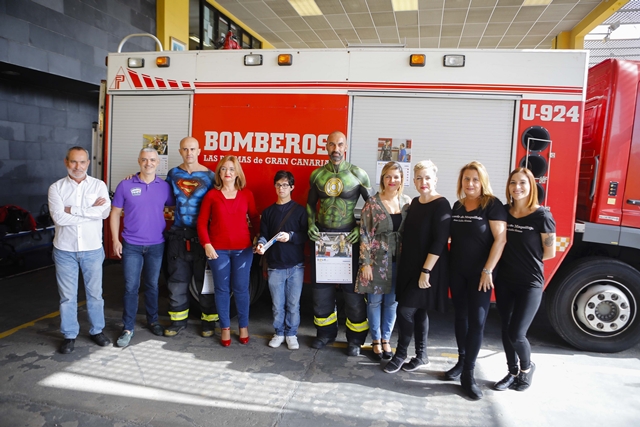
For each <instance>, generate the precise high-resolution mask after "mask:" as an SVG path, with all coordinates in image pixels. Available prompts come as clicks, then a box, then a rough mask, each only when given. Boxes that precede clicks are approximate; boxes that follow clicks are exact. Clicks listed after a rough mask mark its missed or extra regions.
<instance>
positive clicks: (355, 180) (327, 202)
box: [307, 132, 371, 356]
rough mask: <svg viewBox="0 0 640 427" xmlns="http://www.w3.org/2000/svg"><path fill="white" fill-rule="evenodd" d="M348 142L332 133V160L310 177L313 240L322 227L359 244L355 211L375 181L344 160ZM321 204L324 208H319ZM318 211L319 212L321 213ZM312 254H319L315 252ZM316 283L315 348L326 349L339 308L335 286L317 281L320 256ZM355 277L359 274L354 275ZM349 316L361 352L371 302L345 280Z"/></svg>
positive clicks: (353, 346) (351, 337) (351, 349)
mask: <svg viewBox="0 0 640 427" xmlns="http://www.w3.org/2000/svg"><path fill="white" fill-rule="evenodd" d="M346 150H347V144H346V137H345V136H344V134H343V133H342V132H333V133H332V134H330V135H329V137H328V138H327V153H328V154H329V159H330V161H329V163H327V164H326V165H324V166H323V167H321V168H319V169H316V170H314V171H313V172H312V173H311V177H310V178H309V184H310V189H309V197H308V199H307V214H308V215H309V237H310V239H311V240H312V244H315V242H316V241H318V240H320V232H321V231H327V232H330V231H341V232H342V231H343V232H349V235H348V236H347V240H348V241H349V243H351V244H354V243H357V242H358V240H359V238H360V229H359V227H358V226H357V223H356V219H355V217H354V214H353V211H354V209H355V207H356V203H357V202H358V198H359V197H360V196H362V198H363V199H364V200H365V201H366V200H367V199H368V198H369V197H370V195H371V184H370V182H369V176H368V175H367V173H366V172H365V171H364V170H362V169H360V168H359V167H357V166H355V165H352V164H351V163H348V162H346V161H344V156H345V154H346ZM318 205H319V206H318ZM316 209H318V210H317V214H316ZM358 249H359V246H358V245H357V244H356V245H354V246H353V251H352V252H353V254H352V256H353V261H354V265H353V272H354V273H355V272H356V271H357V267H358V252H357V251H358ZM311 253H315V250H313V251H312V252H311ZM311 267H312V269H311V275H312V281H313V322H314V324H315V326H316V332H317V337H316V339H315V340H314V341H313V343H312V344H311V346H312V347H313V348H317V349H320V348H323V347H324V346H325V345H327V344H328V343H330V342H333V341H334V340H335V338H336V336H337V334H338V315H337V313H336V311H335V308H336V298H335V292H336V286H335V285H334V284H327V283H316V276H315V270H316V269H315V258H314V260H313V262H312V263H311ZM354 277H355V275H354ZM341 287H342V290H343V296H344V301H345V311H346V315H347V322H346V326H347V341H348V346H347V354H348V355H349V356H357V355H358V354H360V346H361V345H362V344H364V340H365V339H366V337H367V333H368V332H369V324H368V322H367V304H366V302H365V300H364V295H361V294H356V293H354V292H353V283H349V284H342V285H341Z"/></svg>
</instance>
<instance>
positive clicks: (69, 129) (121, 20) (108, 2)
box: [0, 0, 156, 216]
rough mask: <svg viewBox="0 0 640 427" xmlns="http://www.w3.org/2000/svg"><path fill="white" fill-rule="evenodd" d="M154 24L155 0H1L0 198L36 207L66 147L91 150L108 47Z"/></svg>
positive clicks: (145, 44) (132, 46)
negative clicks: (77, 146) (93, 124)
mask: <svg viewBox="0 0 640 427" xmlns="http://www.w3.org/2000/svg"><path fill="white" fill-rule="evenodd" d="M155 32H156V0H0V205H5V204H16V205H20V206H22V207H24V208H25V209H28V210H30V211H31V212H32V213H33V214H34V216H35V215H37V214H38V212H39V210H40V206H41V205H42V204H43V203H46V200H47V190H48V187H49V185H51V183H53V182H54V181H56V180H57V179H59V178H61V177H63V176H64V175H65V174H66V170H65V167H64V163H63V158H64V155H65V153H66V151H67V149H68V148H69V147H71V146H74V145H80V146H82V147H85V148H87V149H88V150H91V137H92V123H93V122H95V121H97V119H98V92H97V91H98V88H99V84H100V80H102V79H105V78H106V67H105V65H104V60H105V57H106V55H107V53H108V52H115V51H116V50H117V48H118V44H119V43H120V40H122V38H123V37H125V36H126V35H129V34H132V33H151V34H155ZM149 50H155V43H153V41H151V40H150V39H143V38H134V39H132V40H131V41H129V42H128V43H127V44H126V45H125V48H124V49H123V51H149ZM8 67H9V68H11V71H14V72H13V73H7V72H6V71H7V69H8ZM15 71H17V72H18V75H15Z"/></svg>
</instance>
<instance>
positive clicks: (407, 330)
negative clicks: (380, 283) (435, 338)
mask: <svg viewBox="0 0 640 427" xmlns="http://www.w3.org/2000/svg"><path fill="white" fill-rule="evenodd" d="M397 324H398V346H397V347H396V354H395V355H396V356H397V357H398V358H400V359H406V358H407V350H408V348H409V344H410V343H411V337H413V335H414V333H415V346H416V357H417V358H418V359H422V360H424V359H425V356H426V354H427V334H428V333H429V316H428V315H427V310H425V309H422V308H412V307H403V306H398V319H397Z"/></svg>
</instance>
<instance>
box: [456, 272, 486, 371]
mask: <svg viewBox="0 0 640 427" xmlns="http://www.w3.org/2000/svg"><path fill="white" fill-rule="evenodd" d="M479 284H480V275H477V276H473V277H471V278H466V277H464V276H463V275H462V274H460V273H459V272H456V271H452V272H451V279H450V282H449V288H450V289H451V298H452V300H453V307H454V308H455V313H456V317H455V319H456V320H455V331H456V342H457V344H458V355H459V356H460V357H464V369H465V370H470V369H474V368H475V366H476V359H477V358H478V353H479V352H480V347H481V346H482V338H483V335H484V325H485V323H486V321H487V314H488V313H489V305H490V304H491V291H489V292H482V291H479V290H478V285H479Z"/></svg>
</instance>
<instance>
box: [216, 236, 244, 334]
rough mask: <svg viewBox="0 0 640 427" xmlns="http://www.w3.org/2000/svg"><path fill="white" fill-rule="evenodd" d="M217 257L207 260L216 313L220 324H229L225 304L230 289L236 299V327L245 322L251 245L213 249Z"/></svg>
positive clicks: (227, 309)
mask: <svg viewBox="0 0 640 427" xmlns="http://www.w3.org/2000/svg"><path fill="white" fill-rule="evenodd" d="M216 252H217V253H218V258H216V259H210V260H208V263H209V268H210V269H211V275H212V276H213V288H214V289H215V292H216V306H217V308H218V316H219V317H220V327H221V328H228V327H230V325H231V320H230V316H229V306H230V305H231V292H232V291H233V297H234V298H235V300H236V309H237V311H238V327H240V328H246V327H248V326H249V277H250V273H251V263H252V261H253V248H252V247H248V248H246V249H242V250H223V249H216Z"/></svg>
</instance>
